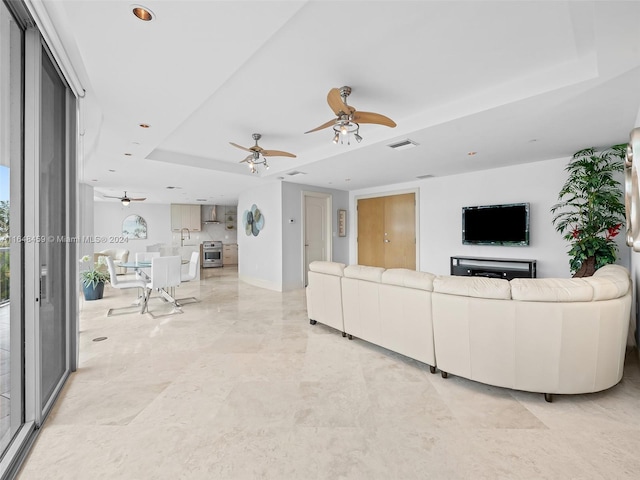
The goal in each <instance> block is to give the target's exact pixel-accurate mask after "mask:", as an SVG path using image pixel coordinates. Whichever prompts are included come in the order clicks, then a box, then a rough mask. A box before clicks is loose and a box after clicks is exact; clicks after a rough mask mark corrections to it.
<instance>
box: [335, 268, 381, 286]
mask: <svg viewBox="0 0 640 480" xmlns="http://www.w3.org/2000/svg"><path fill="white" fill-rule="evenodd" d="M383 272H384V268H380V267H368V266H366V265H349V266H348V267H346V268H345V269H344V276H345V277H348V278H356V279H358V280H367V281H369V282H380V280H381V278H382V273H383Z"/></svg>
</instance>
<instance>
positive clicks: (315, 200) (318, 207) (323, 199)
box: [303, 192, 331, 285]
mask: <svg viewBox="0 0 640 480" xmlns="http://www.w3.org/2000/svg"><path fill="white" fill-rule="evenodd" d="M303 241H304V284H305V285H307V272H308V271H309V264H310V263H311V262H313V261H315V260H324V261H329V260H331V195H329V194H324V193H315V192H305V193H304V238H303Z"/></svg>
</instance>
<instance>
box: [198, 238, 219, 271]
mask: <svg viewBox="0 0 640 480" xmlns="http://www.w3.org/2000/svg"><path fill="white" fill-rule="evenodd" d="M200 258H201V259H202V262H201V263H202V268H214V267H221V266H222V242H219V241H216V240H214V241H211V242H202V244H201V245H200Z"/></svg>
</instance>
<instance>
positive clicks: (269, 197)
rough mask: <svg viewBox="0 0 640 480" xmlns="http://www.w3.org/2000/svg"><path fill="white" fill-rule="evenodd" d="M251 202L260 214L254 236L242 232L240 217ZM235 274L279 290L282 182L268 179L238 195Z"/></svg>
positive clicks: (280, 287)
mask: <svg viewBox="0 0 640 480" xmlns="http://www.w3.org/2000/svg"><path fill="white" fill-rule="evenodd" d="M253 204H255V205H256V206H257V207H258V208H259V209H260V211H261V212H262V214H263V215H264V228H263V229H262V230H261V231H260V234H259V235H258V236H256V237H254V236H253V235H250V236H247V235H246V234H245V232H244V227H243V224H242V217H243V213H244V211H245V210H251V206H252V205H253ZM238 228H239V234H238V278H239V279H240V280H242V281H244V282H247V283H250V284H252V285H256V286H258V287H262V288H268V289H270V290H276V291H282V264H283V262H282V245H283V243H282V185H281V184H280V182H278V183H270V184H267V185H264V186H262V187H259V188H255V189H253V190H250V191H247V192H243V193H241V194H240V195H239V197H238Z"/></svg>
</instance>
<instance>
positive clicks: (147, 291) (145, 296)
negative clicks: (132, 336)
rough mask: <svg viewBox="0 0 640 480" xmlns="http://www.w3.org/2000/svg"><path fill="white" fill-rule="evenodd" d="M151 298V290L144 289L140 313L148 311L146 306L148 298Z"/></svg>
mask: <svg viewBox="0 0 640 480" xmlns="http://www.w3.org/2000/svg"><path fill="white" fill-rule="evenodd" d="M150 296H151V289H150V288H148V289H145V293H144V301H143V302H142V309H141V310H140V313H144V312H145V310H146V311H149V309H148V304H149V297H150Z"/></svg>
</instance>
